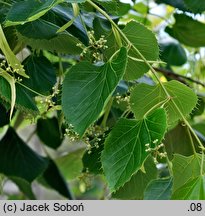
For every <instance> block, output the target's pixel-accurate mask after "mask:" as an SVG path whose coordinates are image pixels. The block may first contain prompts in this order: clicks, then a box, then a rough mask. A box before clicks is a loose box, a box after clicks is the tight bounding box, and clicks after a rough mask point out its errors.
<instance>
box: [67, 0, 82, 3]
mask: <svg viewBox="0 0 205 216" xmlns="http://www.w3.org/2000/svg"><path fill="white" fill-rule="evenodd" d="M65 1H66V2H68V3H83V2H86V0H65Z"/></svg>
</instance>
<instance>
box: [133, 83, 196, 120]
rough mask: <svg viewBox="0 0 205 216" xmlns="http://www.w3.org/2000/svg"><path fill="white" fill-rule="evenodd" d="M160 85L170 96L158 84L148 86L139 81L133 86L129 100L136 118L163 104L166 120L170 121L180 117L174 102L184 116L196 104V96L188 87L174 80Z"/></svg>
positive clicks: (140, 117)
mask: <svg viewBox="0 0 205 216" xmlns="http://www.w3.org/2000/svg"><path fill="white" fill-rule="evenodd" d="M162 85H163V86H164V88H165V89H166V91H167V92H168V93H169V96H170V97H168V96H167V95H166V94H165V92H164V91H163V89H162V87H161V85H159V84H158V85H155V86H150V85H147V84H144V83H141V84H139V85H137V86H136V87H135V88H134V90H133V91H132V93H131V98H130V102H131V109H132V111H133V112H134V114H135V117H136V119H142V118H143V117H144V116H145V115H146V113H148V112H150V111H151V110H153V109H154V108H155V107H156V108H157V107H160V106H162V105H164V106H163V107H164V108H165V109H166V111H167V115H168V121H169V123H172V122H175V121H177V120H179V119H181V118H182V117H181V115H180V114H179V112H178V110H177V109H176V107H175V105H174V103H175V104H176V106H177V107H178V108H179V110H180V112H181V113H182V114H183V115H184V116H187V115H188V114H189V113H190V112H191V111H192V109H193V108H194V107H195V106H196V103H197V96H196V94H195V93H194V92H193V91H192V90H191V89H190V88H189V87H187V86H185V85H183V84H182V83H180V82H178V81H175V80H173V81H170V82H166V83H163V84H162Z"/></svg>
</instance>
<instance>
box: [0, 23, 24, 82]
mask: <svg viewBox="0 0 205 216" xmlns="http://www.w3.org/2000/svg"><path fill="white" fill-rule="evenodd" d="M0 50H1V51H2V52H3V54H4V56H5V58H6V61H7V62H8V64H10V66H11V67H12V70H13V72H15V73H17V74H19V75H21V76H23V77H26V78H28V76H27V75H26V74H25V71H24V69H23V66H22V65H21V62H20V61H19V60H18V59H17V57H16V56H15V54H14V53H13V52H12V50H11V48H10V47H9V44H8V42H7V39H6V37H5V35H4V32H3V29H2V27H1V24H0Z"/></svg>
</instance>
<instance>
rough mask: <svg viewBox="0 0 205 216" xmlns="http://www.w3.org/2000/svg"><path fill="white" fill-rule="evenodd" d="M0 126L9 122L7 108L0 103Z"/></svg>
mask: <svg viewBox="0 0 205 216" xmlns="http://www.w3.org/2000/svg"><path fill="white" fill-rule="evenodd" d="M0 113H1V115H0V127H3V126H5V125H7V124H9V113H8V111H7V109H6V108H5V107H4V106H3V104H1V103H0Z"/></svg>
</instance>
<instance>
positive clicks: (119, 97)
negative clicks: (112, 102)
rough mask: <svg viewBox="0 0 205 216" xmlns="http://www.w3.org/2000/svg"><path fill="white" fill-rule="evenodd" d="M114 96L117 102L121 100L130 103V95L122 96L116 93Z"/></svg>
mask: <svg viewBox="0 0 205 216" xmlns="http://www.w3.org/2000/svg"><path fill="white" fill-rule="evenodd" d="M115 98H116V102H117V104H120V103H121V102H127V103H128V104H129V103H130V95H126V96H123V95H120V94H119V93H117V95H116V97H115Z"/></svg>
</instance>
